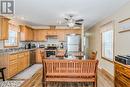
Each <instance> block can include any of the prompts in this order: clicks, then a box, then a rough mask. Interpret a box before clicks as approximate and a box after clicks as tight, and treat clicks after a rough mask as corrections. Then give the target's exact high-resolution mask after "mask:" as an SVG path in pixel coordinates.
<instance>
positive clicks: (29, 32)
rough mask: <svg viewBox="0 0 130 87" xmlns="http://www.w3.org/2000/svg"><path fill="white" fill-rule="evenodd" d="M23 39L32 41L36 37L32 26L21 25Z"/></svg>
mask: <svg viewBox="0 0 130 87" xmlns="http://www.w3.org/2000/svg"><path fill="white" fill-rule="evenodd" d="M20 32H21V39H20V40H21V41H31V40H33V39H34V35H33V34H34V32H33V29H32V28H31V27H28V26H25V25H20Z"/></svg>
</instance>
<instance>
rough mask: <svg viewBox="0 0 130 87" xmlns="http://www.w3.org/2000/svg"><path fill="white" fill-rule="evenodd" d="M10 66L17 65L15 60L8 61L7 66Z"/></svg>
mask: <svg viewBox="0 0 130 87" xmlns="http://www.w3.org/2000/svg"><path fill="white" fill-rule="evenodd" d="M12 64H17V60H16V59H14V60H10V61H9V65H12Z"/></svg>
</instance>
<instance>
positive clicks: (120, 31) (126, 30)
mask: <svg viewBox="0 0 130 87" xmlns="http://www.w3.org/2000/svg"><path fill="white" fill-rule="evenodd" d="M128 31H130V29H128V30H124V31H119V33H124V32H128Z"/></svg>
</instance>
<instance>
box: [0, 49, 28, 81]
mask: <svg viewBox="0 0 130 87" xmlns="http://www.w3.org/2000/svg"><path fill="white" fill-rule="evenodd" d="M25 54H26V55H27V54H28V55H29V52H28V51H25V52H21V53H14V54H9V55H3V56H0V67H6V69H5V72H4V73H5V78H6V79H9V78H11V77H13V76H14V75H16V74H17V73H19V72H21V71H22V70H24V69H25V68H27V67H28V66H29V62H28V60H29V56H28V57H27V56H26V55H25Z"/></svg>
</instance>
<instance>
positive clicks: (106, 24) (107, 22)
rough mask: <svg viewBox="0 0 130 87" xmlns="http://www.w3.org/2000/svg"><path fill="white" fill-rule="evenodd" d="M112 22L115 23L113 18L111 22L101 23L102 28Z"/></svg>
mask: <svg viewBox="0 0 130 87" xmlns="http://www.w3.org/2000/svg"><path fill="white" fill-rule="evenodd" d="M110 23H113V20H112V21H109V22H107V23H105V24H103V25H101V26H100V28H102V27H104V26H106V25H108V24H110Z"/></svg>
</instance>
